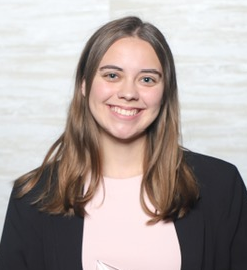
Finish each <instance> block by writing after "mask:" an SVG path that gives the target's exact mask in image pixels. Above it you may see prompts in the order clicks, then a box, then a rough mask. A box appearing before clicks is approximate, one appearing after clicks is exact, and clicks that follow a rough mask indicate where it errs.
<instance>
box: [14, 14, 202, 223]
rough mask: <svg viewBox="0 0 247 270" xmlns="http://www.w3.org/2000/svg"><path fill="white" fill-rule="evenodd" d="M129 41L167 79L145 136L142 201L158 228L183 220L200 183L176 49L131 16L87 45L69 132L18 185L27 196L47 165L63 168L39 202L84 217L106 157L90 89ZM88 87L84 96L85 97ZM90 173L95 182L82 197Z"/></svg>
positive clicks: (111, 24)
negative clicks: (117, 47)
mask: <svg viewBox="0 0 247 270" xmlns="http://www.w3.org/2000/svg"><path fill="white" fill-rule="evenodd" d="M125 37H134V38H139V39H142V40H144V41H146V42H148V43H149V44H150V45H151V46H152V47H153V49H154V51H155V53H156V54H157V57H158V59H159V61H160V63H161V66H162V71H163V78H164V92H163V98H162V104H161V108H160V112H159V114H158V116H157V118H156V120H155V121H154V122H153V123H152V124H151V125H150V126H149V127H148V129H147V131H146V133H147V140H146V148H145V151H146V152H145V155H144V160H143V180H142V186H141V197H140V199H141V204H142V207H143V209H144V210H145V212H146V213H147V214H148V215H149V216H150V217H151V223H152V222H154V223H155V222H157V221H159V220H166V219H175V218H179V217H182V216H184V214H185V213H187V212H188V211H189V209H190V208H192V207H193V205H194V204H195V202H196V200H197V198H198V187H197V184H196V181H195V179H194V176H193V173H192V171H191V169H190V167H189V166H188V165H187V163H186V162H185V159H184V158H183V156H184V155H183V153H184V150H183V148H182V147H181V146H180V143H179V141H180V126H179V125H180V120H179V118H180V117H179V102H178V90H177V81H176V72H175V65H174V60H173V56H172V53H171V50H170V48H169V46H168V44H167V42H166V40H165V38H164V36H163V34H162V33H161V32H160V31H159V30H158V29H157V28H156V27H155V26H154V25H152V24H150V23H146V22H143V21H142V20H141V19H139V18H138V17H133V16H130V17H124V18H121V19H116V20H113V21H111V22H109V23H106V24H105V25H103V26H102V27H101V28H99V29H98V30H97V31H96V32H95V33H94V34H93V35H92V36H91V38H90V39H89V40H88V42H87V43H86V45H85V48H84V50H83V52H82V55H81V57H80V59H79V63H78V66H77V71H76V78H75V90H74V96H73V98H72V102H71V104H70V108H69V112H68V118H67V123H66V128H65V131H64V133H63V134H62V135H61V137H60V138H59V139H58V140H57V141H56V142H55V143H54V145H53V146H52V147H51V149H50V151H49V152H48V154H47V156H46V157H45V159H44V162H43V164H42V166H41V167H40V168H38V169H37V170H35V171H34V172H33V173H31V174H28V175H26V176H23V177H22V178H20V179H19V180H18V181H19V185H21V184H23V183H26V185H24V187H23V188H22V192H20V194H21V195H23V194H25V193H26V192H27V191H29V190H30V189H31V188H32V187H33V186H34V185H35V184H36V183H37V182H38V179H39V177H40V175H41V174H42V173H43V171H44V169H45V168H46V167H47V165H49V166H50V167H51V168H53V169H54V168H55V167H56V166H55V165H56V164H58V175H57V181H56V184H54V183H53V184H52V171H53V169H51V170H50V171H51V173H50V177H49V180H48V184H47V186H46V188H45V189H44V191H43V193H42V194H40V196H39V198H38V199H37V202H41V201H42V207H41V208H42V210H44V211H47V212H50V213H55V214H56V213H64V214H66V213H71V212H72V213H73V212H76V213H79V214H80V215H82V216H83V215H85V210H84V209H85V205H86V204H87V203H88V202H89V201H90V200H91V199H92V197H93V196H94V194H95V191H96V189H97V187H98V185H99V184H100V181H101V178H102V162H104V161H103V160H102V158H101V146H100V140H99V136H100V135H99V129H98V125H97V123H96V121H95V120H94V118H93V116H92V114H91V112H90V108H89V96H90V89H91V86H92V82H93V79H94V76H95V74H96V71H97V69H98V66H99V63H100V61H101V59H102V58H103V56H104V54H105V53H106V52H107V50H108V49H109V48H110V47H111V45H112V44H113V43H114V42H116V41H117V40H119V39H122V38H125ZM130 64H131V63H130ZM83 83H85V95H83V94H82V84H83ZM89 173H90V176H91V181H90V184H89V187H88V189H87V192H86V193H85V194H83V188H84V185H85V181H86V178H87V176H88V174H89ZM27 179H31V180H30V181H31V183H28V184H27ZM18 181H17V183H18ZM144 192H146V194H147V195H148V198H149V200H150V201H151V203H152V205H153V206H154V208H155V209H156V211H155V213H153V212H152V211H151V210H150V209H149V208H148V207H147V204H146V202H145V200H144V196H143V195H144ZM47 194H52V196H47ZM45 198H46V199H45Z"/></svg>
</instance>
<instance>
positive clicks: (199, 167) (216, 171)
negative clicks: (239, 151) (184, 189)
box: [184, 151, 239, 184]
mask: <svg viewBox="0 0 247 270" xmlns="http://www.w3.org/2000/svg"><path fill="white" fill-rule="evenodd" d="M184 157H185V161H186V162H187V164H188V165H189V166H190V167H191V169H192V170H193V172H194V173H195V176H196V177H197V178H198V181H199V183H200V182H201V181H203V180H204V179H207V181H213V180H215V179H218V180H217V182H218V183H219V184H223V182H224V181H226V180H227V179H233V178H235V177H236V175H239V172H238V169H237V167H236V166H235V165H233V164H231V163H229V162H227V161H225V160H222V159H219V158H216V157H212V156H207V155H203V154H199V153H194V152H190V151H185V152H184ZM228 181H230V180H228Z"/></svg>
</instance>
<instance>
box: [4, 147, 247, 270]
mask: <svg viewBox="0 0 247 270" xmlns="http://www.w3.org/2000/svg"><path fill="white" fill-rule="evenodd" d="M186 158H187V161H188V162H189V164H190V165H191V166H192V168H193V170H194V172H195V175H196V178H197V180H198V182H199V185H200V199H199V201H198V203H197V205H196V207H195V208H194V209H193V210H191V211H190V212H189V214H187V216H186V217H184V218H182V219H179V220H177V221H175V227H176V231H177V235H178V239H179V243H180V247H181V254H182V268H181V269H182V270H200V269H201V270H246V269H247V193H246V188H245V186H244V183H243V181H242V179H241V177H240V175H239V173H238V171H237V169H236V168H235V167H234V166H233V165H231V164H229V163H226V162H224V161H221V160H218V159H215V158H211V157H206V156H203V155H199V154H194V153H190V152H188V153H186ZM45 179H46V175H43V177H42V178H41V182H42V181H45ZM35 193H36V190H35V188H34V189H33V190H32V191H31V192H30V193H29V194H28V195H26V196H24V197H23V198H22V199H15V198H14V197H13V195H12V196H11V198H10V202H9V206H8V210H7V215H6V221H5V225H4V230H3V235H2V240H1V244H0V269H1V270H81V269H82V264H81V258H82V255H81V254H82V236H83V218H80V217H77V216H75V217H71V218H68V217H63V216H61V215H48V214H46V213H41V212H39V211H38V210H37V208H36V207H35V206H31V205H30V201H31V200H32V198H33V196H34V195H35ZM123 233H125V234H126V235H127V234H128V232H127V231H126V232H123ZM164 256H166V254H164ZM152 270H153V269H152Z"/></svg>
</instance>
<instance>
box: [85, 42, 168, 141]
mask: <svg viewBox="0 0 247 270" xmlns="http://www.w3.org/2000/svg"><path fill="white" fill-rule="evenodd" d="M83 87H85V86H83ZM163 91H164V78H163V71H162V67H161V64H160V62H159V59H158V57H157V55H156V53H155V51H154V49H153V48H152V46H151V45H150V44H149V43H148V42H146V41H143V40H141V39H139V38H133V37H128V38H122V39H120V40H118V41H116V42H115V43H114V44H113V45H112V46H111V47H110V48H109V49H108V51H107V52H106V53H105V55H104V57H103V58H102V60H101V62H100V64H99V67H98V69H97V71H96V74H95V77H94V80H93V83H92V87H91V92H90V96H89V106H90V110H91V112H92V115H93V117H94V118H95V120H96V121H97V123H98V124H99V126H100V128H101V134H102V135H108V136H109V135H110V136H113V137H115V138H117V139H121V140H129V139H135V138H137V137H140V136H145V131H146V129H147V127H148V126H149V125H150V124H151V123H152V122H153V121H154V120H155V118H156V117H157V115H158V113H159V111H160V106H161V102H162V96H163Z"/></svg>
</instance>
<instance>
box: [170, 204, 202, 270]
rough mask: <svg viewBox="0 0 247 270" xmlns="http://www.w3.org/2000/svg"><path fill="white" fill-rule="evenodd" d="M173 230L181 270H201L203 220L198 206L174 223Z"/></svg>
mask: <svg viewBox="0 0 247 270" xmlns="http://www.w3.org/2000/svg"><path fill="white" fill-rule="evenodd" d="M199 204H200V203H199ZM175 228H176V230H177V235H178V239H179V243H180V248H181V255H182V267H181V270H200V269H202V263H203V246H204V220H203V215H202V212H201V211H200V209H199V207H198V205H197V207H196V208H195V209H193V210H191V211H190V212H189V213H188V214H187V215H186V216H185V217H184V218H181V219H178V220H177V221H175Z"/></svg>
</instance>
